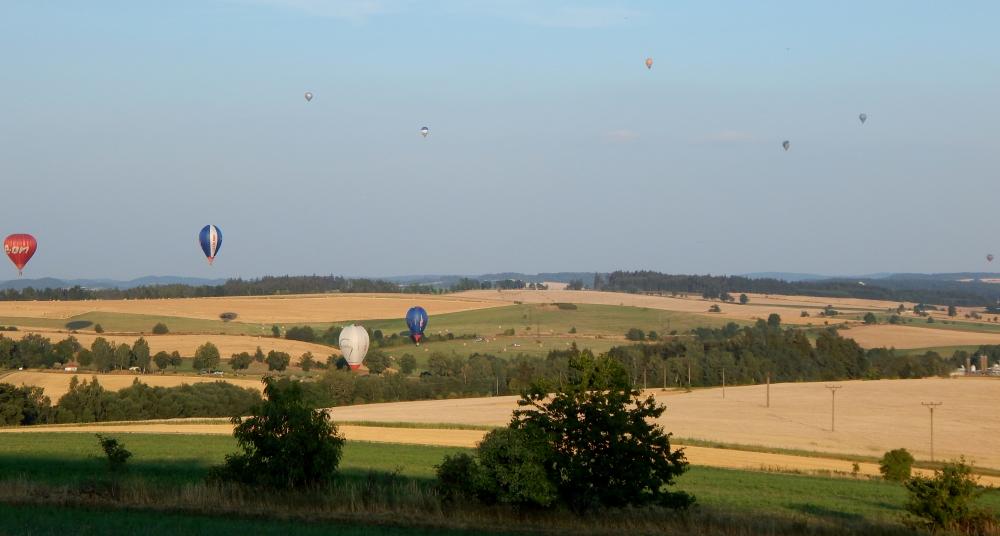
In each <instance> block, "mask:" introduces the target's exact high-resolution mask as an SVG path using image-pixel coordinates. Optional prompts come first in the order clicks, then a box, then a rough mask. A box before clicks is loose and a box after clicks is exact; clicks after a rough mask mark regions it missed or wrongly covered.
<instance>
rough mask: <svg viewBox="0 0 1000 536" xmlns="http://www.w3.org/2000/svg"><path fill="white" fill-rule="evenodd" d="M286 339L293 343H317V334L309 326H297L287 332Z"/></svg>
mask: <svg viewBox="0 0 1000 536" xmlns="http://www.w3.org/2000/svg"><path fill="white" fill-rule="evenodd" d="M285 338H286V339H288V340H292V341H303V342H315V341H316V332H315V331H313V328H311V327H309V326H295V327H291V328H288V329H287V330H286V331H285Z"/></svg>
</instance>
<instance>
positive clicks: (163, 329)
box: [153, 322, 170, 335]
mask: <svg viewBox="0 0 1000 536" xmlns="http://www.w3.org/2000/svg"><path fill="white" fill-rule="evenodd" d="M167 333H170V329H168V328H167V325H166V324H164V323H163V322H157V323H156V325H155V326H153V335H166V334H167Z"/></svg>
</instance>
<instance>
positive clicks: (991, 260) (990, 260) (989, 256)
mask: <svg viewBox="0 0 1000 536" xmlns="http://www.w3.org/2000/svg"><path fill="white" fill-rule="evenodd" d="M986 261H987V262H993V254H992V253H990V254H989V255H987V256H986Z"/></svg>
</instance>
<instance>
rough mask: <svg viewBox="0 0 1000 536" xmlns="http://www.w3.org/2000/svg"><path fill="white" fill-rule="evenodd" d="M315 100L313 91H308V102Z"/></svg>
mask: <svg viewBox="0 0 1000 536" xmlns="http://www.w3.org/2000/svg"><path fill="white" fill-rule="evenodd" d="M311 100H313V94H312V91H306V102H309V101H311Z"/></svg>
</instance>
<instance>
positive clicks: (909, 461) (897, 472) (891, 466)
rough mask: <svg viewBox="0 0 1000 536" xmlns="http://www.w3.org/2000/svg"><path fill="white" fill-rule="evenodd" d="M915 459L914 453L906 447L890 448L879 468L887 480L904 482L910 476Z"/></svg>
mask: <svg viewBox="0 0 1000 536" xmlns="http://www.w3.org/2000/svg"><path fill="white" fill-rule="evenodd" d="M913 461H914V460H913V455H912V454H910V451H908V450H906V449H895V450H890V451H889V452H886V453H885V455H884V456H882V460H881V461H879V467H878V470H879V472H881V473H882V478H884V479H886V480H889V481H892V482H903V481H905V480H907V479H908V478H910V473H911V472H912V469H913Z"/></svg>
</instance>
